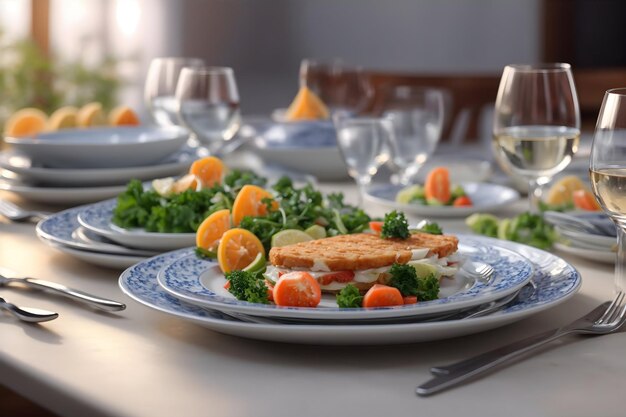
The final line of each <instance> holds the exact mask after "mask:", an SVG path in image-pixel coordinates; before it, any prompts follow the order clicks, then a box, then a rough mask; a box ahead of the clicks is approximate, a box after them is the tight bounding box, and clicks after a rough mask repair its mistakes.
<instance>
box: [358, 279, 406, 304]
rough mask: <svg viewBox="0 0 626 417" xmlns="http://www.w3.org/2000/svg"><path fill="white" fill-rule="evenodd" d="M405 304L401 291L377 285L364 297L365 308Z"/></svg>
mask: <svg viewBox="0 0 626 417" xmlns="http://www.w3.org/2000/svg"><path fill="white" fill-rule="evenodd" d="M403 304H404V300H403V299H402V294H401V293H400V290H398V289H397V288H394V287H389V286H387V285H381V284H375V285H374V286H373V287H372V288H370V289H369V290H368V291H367V292H366V293H365V296H364V297H363V307H389V306H400V305H403Z"/></svg>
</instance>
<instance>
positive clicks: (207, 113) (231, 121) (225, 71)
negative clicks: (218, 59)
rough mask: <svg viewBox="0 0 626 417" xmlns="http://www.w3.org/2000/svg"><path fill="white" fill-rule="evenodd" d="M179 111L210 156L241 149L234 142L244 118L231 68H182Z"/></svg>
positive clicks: (178, 92)
mask: <svg viewBox="0 0 626 417" xmlns="http://www.w3.org/2000/svg"><path fill="white" fill-rule="evenodd" d="M176 109H177V114H178V117H179V119H180V120H181V122H182V123H183V124H184V125H185V126H186V127H187V128H189V129H190V130H191V131H192V132H193V133H194V134H196V136H197V137H198V140H199V141H200V143H202V144H203V145H205V146H206V147H207V148H208V150H209V152H210V153H212V154H215V155H218V156H223V155H224V154H226V153H228V152H230V151H232V150H234V149H235V148H236V147H237V146H239V145H240V142H239V141H238V140H235V134H236V133H237V131H238V130H239V127H240V125H241V116H240V111H239V93H238V91H237V83H236V82H235V73H234V72H233V70H232V68H228V67H187V68H183V70H182V71H181V73H180V77H179V79H178V85H177V87H176Z"/></svg>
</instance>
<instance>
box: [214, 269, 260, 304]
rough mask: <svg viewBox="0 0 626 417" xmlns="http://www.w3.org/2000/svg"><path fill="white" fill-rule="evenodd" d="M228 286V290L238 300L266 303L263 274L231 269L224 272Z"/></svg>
mask: <svg viewBox="0 0 626 417" xmlns="http://www.w3.org/2000/svg"><path fill="white" fill-rule="evenodd" d="M224 275H225V277H226V279H227V280H228V282H229V283H230V286H229V287H228V291H229V292H230V293H231V294H232V295H234V296H235V298H237V299H238V300H242V301H248V302H250V303H262V304H267V303H269V300H268V298H267V291H268V288H267V285H265V280H264V278H263V275H262V274H260V273H253V272H249V271H232V272H227V273H226V274H224Z"/></svg>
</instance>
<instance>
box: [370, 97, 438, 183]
mask: <svg viewBox="0 0 626 417" xmlns="http://www.w3.org/2000/svg"><path fill="white" fill-rule="evenodd" d="M382 117H384V118H385V119H386V120H388V121H389V123H390V124H391V126H392V128H393V135H391V136H390V148H391V155H392V162H393V164H392V165H393V168H395V170H396V171H397V174H398V181H399V182H400V183H401V184H403V185H408V184H411V183H413V182H414V181H415V177H416V175H417V173H418V171H419V169H420V168H421V167H422V166H423V165H424V163H425V162H426V161H427V160H428V158H429V157H430V156H431V155H432V154H433V153H434V152H435V149H436V147H437V144H438V143H439V140H440V139H441V132H442V129H443V121H444V92H443V91H442V90H438V89H434V88H420V87H412V86H397V87H394V88H391V89H389V90H388V92H387V96H386V98H385V101H384V103H383V105H382Z"/></svg>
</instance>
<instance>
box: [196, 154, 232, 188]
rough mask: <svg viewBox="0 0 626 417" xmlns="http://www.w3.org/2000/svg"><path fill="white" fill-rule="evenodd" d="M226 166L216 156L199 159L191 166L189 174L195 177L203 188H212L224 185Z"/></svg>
mask: <svg viewBox="0 0 626 417" xmlns="http://www.w3.org/2000/svg"><path fill="white" fill-rule="evenodd" d="M225 170H226V166H225V165H224V163H223V162H222V160H221V159H219V158H216V157H214V156H207V157H206V158H202V159H198V160H196V161H194V163H193V164H191V167H190V168H189V173H190V174H192V175H195V176H196V178H197V179H198V180H199V181H200V183H201V184H202V187H203V188H210V187H213V186H214V185H216V184H221V183H222V177H223V176H224V171H225Z"/></svg>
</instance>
